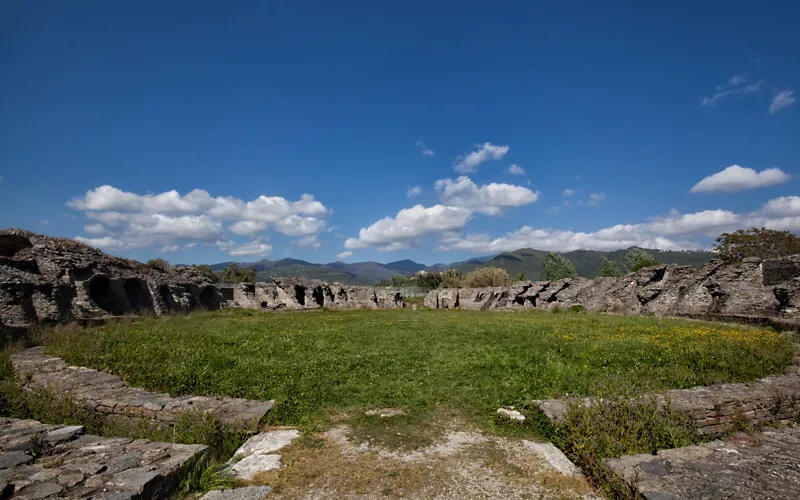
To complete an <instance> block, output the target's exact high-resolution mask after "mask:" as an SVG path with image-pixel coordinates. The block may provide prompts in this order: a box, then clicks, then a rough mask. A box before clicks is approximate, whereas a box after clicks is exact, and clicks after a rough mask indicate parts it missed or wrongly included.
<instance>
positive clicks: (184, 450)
mask: <svg viewBox="0 0 800 500" xmlns="http://www.w3.org/2000/svg"><path fill="white" fill-rule="evenodd" d="M82 434H83V428H82V427H75V426H70V427H67V426H53V425H45V424H41V423H39V422H36V421H34V420H16V419H9V418H0V456H5V455H19V456H24V457H27V458H26V459H25V460H8V461H5V462H3V463H0V478H1V479H0V481H1V482H2V483H3V484H4V485H5V487H6V488H8V491H10V492H13V495H14V498H29V499H34V498H35V499H42V498H115V499H134V498H170V497H171V495H172V493H173V492H174V490H175V487H176V486H177V484H178V479H179V475H180V473H181V472H182V471H183V470H185V468H186V467H190V466H192V465H193V464H194V463H195V462H196V461H197V460H199V459H201V458H202V457H203V456H204V455H205V453H206V452H207V447H206V446H204V445H185V444H174V443H157V442H151V441H148V440H146V439H138V440H135V441H134V440H132V439H127V438H103V437H99V436H91V435H82ZM48 435H56V436H58V437H59V439H57V440H55V441H48V440H47V439H46V437H47V436H48ZM25 437H27V438H29V439H27V440H24V439H22V438H25ZM30 438H35V439H30ZM20 443H27V447H25V445H21V444H20ZM12 445H13V446H15V447H17V448H20V447H22V448H24V449H22V450H21V451H17V452H8V446H12ZM34 447H36V449H35V451H36V452H37V459H36V460H34V459H33V457H32V454H33V452H34Z"/></svg>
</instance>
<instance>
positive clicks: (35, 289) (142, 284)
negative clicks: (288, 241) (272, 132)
mask: <svg viewBox="0 0 800 500" xmlns="http://www.w3.org/2000/svg"><path fill="white" fill-rule="evenodd" d="M221 307H244V308H249V309H259V310H260V309H269V310H271V309H312V308H318V307H332V308H344V309H391V308H395V307H403V299H402V296H401V295H400V294H399V293H395V292H391V291H387V290H381V289H373V288H371V287H353V286H346V285H341V284H339V283H325V282H322V281H317V280H304V279H297V278H286V279H275V280H272V281H270V282H266V283H255V284H247V283H243V284H240V285H218V284H215V283H212V282H211V280H210V278H209V277H207V276H205V275H204V274H202V273H201V272H199V271H198V270H197V269H195V268H193V267H190V266H179V267H171V268H169V269H155V268H153V267H150V266H148V265H146V264H143V263H141V262H137V261H134V260H129V259H121V258H119V257H114V256H112V255H108V254H105V253H103V252H101V251H100V250H97V249H95V248H92V247H90V246H88V245H86V244H84V243H81V242H78V241H74V240H70V239H66V238H53V237H49V236H44V235H41V234H37V233H32V232H30V231H25V230H22V229H3V230H0V327H6V328H27V327H31V326H33V325H35V324H38V323H46V324H53V323H66V322H70V321H85V320H92V319H102V318H108V317H114V316H123V315H136V314H142V313H147V314H156V315H162V314H166V313H169V312H185V311H191V310H195V309H210V310H215V309H219V308H221Z"/></svg>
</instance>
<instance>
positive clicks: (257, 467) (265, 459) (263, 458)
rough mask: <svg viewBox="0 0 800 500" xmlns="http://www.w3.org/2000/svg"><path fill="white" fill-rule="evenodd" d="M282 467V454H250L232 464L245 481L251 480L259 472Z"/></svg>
mask: <svg viewBox="0 0 800 500" xmlns="http://www.w3.org/2000/svg"><path fill="white" fill-rule="evenodd" d="M280 468H281V456H280V455H248V456H246V457H244V458H243V459H241V460H239V461H238V462H236V463H235V464H233V465H232V466H231V469H232V470H233V472H234V474H235V475H236V477H237V478H238V479H242V480H245V481H250V480H251V479H253V477H254V476H255V475H256V474H258V473H259V472H265V471H268V470H275V469H280Z"/></svg>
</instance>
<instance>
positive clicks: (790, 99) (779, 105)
mask: <svg viewBox="0 0 800 500" xmlns="http://www.w3.org/2000/svg"><path fill="white" fill-rule="evenodd" d="M794 101H795V97H794V90H781V91H780V92H778V93H777V94H775V97H773V98H772V102H771V103H770V105H769V114H771V115H774V114H775V113H777V112H778V111H780V110H782V109H783V108H785V107H787V106H791V105H792V104H794Z"/></svg>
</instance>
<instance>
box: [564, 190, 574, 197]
mask: <svg viewBox="0 0 800 500" xmlns="http://www.w3.org/2000/svg"><path fill="white" fill-rule="evenodd" d="M574 195H575V190H574V189H565V190H564V196H574Z"/></svg>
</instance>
